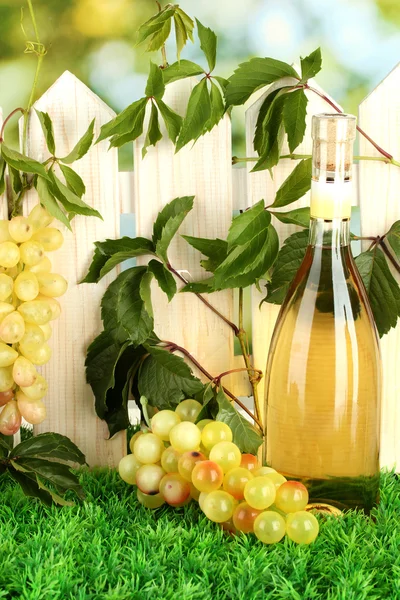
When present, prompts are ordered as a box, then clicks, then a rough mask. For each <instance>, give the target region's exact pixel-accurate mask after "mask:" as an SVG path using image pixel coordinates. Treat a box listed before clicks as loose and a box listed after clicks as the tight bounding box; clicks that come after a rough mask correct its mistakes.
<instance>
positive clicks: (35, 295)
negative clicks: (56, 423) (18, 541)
mask: <svg viewBox="0 0 400 600" xmlns="http://www.w3.org/2000/svg"><path fill="white" fill-rule="evenodd" d="M52 221H53V217H52V216H51V215H50V214H49V213H48V212H47V210H46V209H45V208H43V207H42V206H41V205H40V204H38V205H37V206H35V207H34V208H33V209H32V211H31V212H30V214H29V216H28V217H22V216H18V217H14V218H12V219H11V220H10V221H7V220H2V221H0V407H1V408H0V411H1V412H0V433H2V434H4V435H14V434H15V433H17V431H18V430H19V428H20V426H21V420H22V418H24V419H25V420H26V421H27V422H28V423H31V424H32V425H36V424H38V423H41V422H42V421H43V420H44V419H45V417H46V407H45V405H44V403H43V400H42V399H43V397H44V396H45V395H46V392H47V382H46V380H45V379H44V377H43V376H42V375H40V373H38V372H37V370H36V367H40V366H42V365H44V364H46V363H47V362H48V361H49V360H50V356H51V349H50V346H49V345H48V343H47V341H48V340H49V338H50V336H51V332H52V329H51V325H50V321H52V320H53V319H57V318H58V317H59V316H60V313H61V306H60V303H59V302H58V301H57V300H56V297H59V296H62V295H63V294H64V293H65V292H66V290H67V282H66V280H65V279H64V277H62V276H61V275H58V274H57V273H51V262H50V260H49V258H48V257H47V256H46V255H45V252H47V251H53V250H58V248H60V247H61V246H62V243H63V241H64V238H63V235H62V233H61V231H59V230H58V229H56V228H54V227H49V225H50V224H51V222H52Z"/></svg>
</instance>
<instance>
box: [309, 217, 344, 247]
mask: <svg viewBox="0 0 400 600" xmlns="http://www.w3.org/2000/svg"><path fill="white" fill-rule="evenodd" d="M308 243H309V245H310V246H313V247H317V248H326V249H332V250H335V249H336V248H341V247H343V246H347V247H349V246H350V219H336V218H335V219H332V220H330V221H327V220H324V219H321V218H313V217H311V220H310V236H309V240H308Z"/></svg>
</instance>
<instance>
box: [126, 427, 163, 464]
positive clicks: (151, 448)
mask: <svg viewBox="0 0 400 600" xmlns="http://www.w3.org/2000/svg"><path fill="white" fill-rule="evenodd" d="M164 450H165V448H164V444H163V442H162V440H161V438H159V437H158V436H157V435H154V433H145V434H143V435H141V436H139V437H138V439H137V440H136V441H135V443H134V445H133V452H134V454H135V456H136V458H137V459H138V461H139V462H141V463H143V464H154V463H157V462H159V460H160V459H161V456H162V453H163V452H164Z"/></svg>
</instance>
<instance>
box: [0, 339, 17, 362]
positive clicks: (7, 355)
mask: <svg viewBox="0 0 400 600" xmlns="http://www.w3.org/2000/svg"><path fill="white" fill-rule="evenodd" d="M17 358H18V352H16V351H15V350H14V348H11V346H8V344H4V342H0V367H9V366H11V365H12V364H14V363H15V361H16V360H17Z"/></svg>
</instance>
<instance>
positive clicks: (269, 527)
mask: <svg viewBox="0 0 400 600" xmlns="http://www.w3.org/2000/svg"><path fill="white" fill-rule="evenodd" d="M285 531H286V523H285V519H284V518H283V517H282V515H280V514H279V513H277V512H274V511H273V510H268V511H266V512H262V513H261V514H260V515H258V517H256V519H255V521H254V533H255V534H256V536H257V537H258V539H259V540H260V541H261V542H262V543H263V544H276V543H277V542H280V541H281V539H282V538H283V537H284V535H285Z"/></svg>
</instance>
